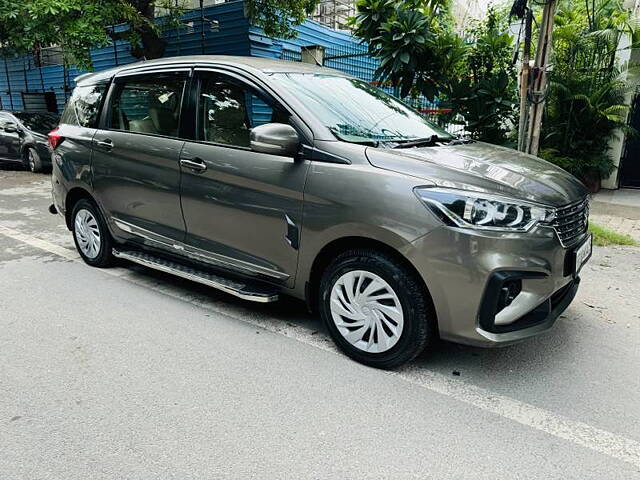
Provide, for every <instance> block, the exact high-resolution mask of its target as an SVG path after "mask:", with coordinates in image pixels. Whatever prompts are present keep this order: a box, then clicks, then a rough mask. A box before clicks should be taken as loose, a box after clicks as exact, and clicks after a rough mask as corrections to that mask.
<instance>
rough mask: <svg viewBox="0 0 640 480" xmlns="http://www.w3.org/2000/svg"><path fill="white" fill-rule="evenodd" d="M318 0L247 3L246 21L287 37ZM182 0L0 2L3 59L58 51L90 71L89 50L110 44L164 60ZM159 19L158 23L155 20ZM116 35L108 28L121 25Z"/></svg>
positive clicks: (181, 10) (182, 7) (255, 0)
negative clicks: (50, 48)
mask: <svg viewBox="0 0 640 480" xmlns="http://www.w3.org/2000/svg"><path fill="white" fill-rule="evenodd" d="M317 3H318V0H247V1H246V2H245V8H246V11H247V15H248V17H249V19H250V21H251V22H253V23H254V24H255V25H258V26H260V27H262V28H263V29H264V31H265V33H266V34H267V35H270V36H283V37H291V36H293V35H294V31H293V26H294V25H297V24H300V23H302V22H303V21H304V19H305V18H306V16H307V15H308V14H310V13H311V12H312V11H313V10H314V8H315V6H316V5H317ZM185 5H186V0H177V1H176V0H2V1H0V43H1V44H2V45H3V51H4V53H5V54H28V53H32V52H33V51H34V50H36V49H37V48H39V47H47V46H51V45H56V46H61V47H62V48H63V52H64V55H65V63H67V64H70V63H74V64H76V65H77V66H78V67H80V68H83V69H87V70H90V69H91V67H92V65H91V56H90V50H91V48H96V47H104V46H106V45H108V44H110V43H111V42H112V41H114V40H125V41H128V42H129V43H130V44H131V53H132V55H133V56H134V57H136V58H147V59H148V58H158V57H161V56H163V55H164V51H165V47H166V41H165V40H164V39H162V38H161V34H162V32H163V31H164V30H166V29H172V28H176V27H178V26H180V17H181V16H182V15H183V14H184V12H185ZM156 16H158V17H159V18H156ZM122 24H124V26H125V28H120V29H119V31H118V32H114V31H113V29H112V28H111V26H113V25H122Z"/></svg>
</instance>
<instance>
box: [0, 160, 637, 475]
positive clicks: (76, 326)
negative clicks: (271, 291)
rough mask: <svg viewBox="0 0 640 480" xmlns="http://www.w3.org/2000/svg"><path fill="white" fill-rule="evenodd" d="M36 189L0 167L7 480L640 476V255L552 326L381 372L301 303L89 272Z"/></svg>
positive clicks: (1, 430) (44, 191)
mask: <svg viewBox="0 0 640 480" xmlns="http://www.w3.org/2000/svg"><path fill="white" fill-rule="evenodd" d="M49 188H50V187H49V177H48V176H47V175H34V174H31V173H28V172H21V171H10V170H0V478H2V479H5V478H6V479H11V480H15V479H29V480H31V479H64V480H71V479H83V480H87V479H97V478H100V479H102V478H104V479H173V478H175V479H181V480H184V479H200V478H202V479H215V478H260V479H265V478H269V479H271V478H296V479H297V478H321V479H324V478H394V479H404V478H419V479H443V478H470V479H480V478H488V479H489V478H490V479H498V478H505V479H515V478H554V479H555V478H558V479H570V478H575V479H585V478H597V479H604V478H606V479H618V478H619V479H633V478H640V249H635V248H598V247H596V249H595V252H594V256H593V258H592V260H591V262H590V264H589V265H588V266H587V267H585V270H584V273H583V284H582V286H581V291H580V292H579V294H578V297H577V298H576V300H575V301H574V303H573V304H572V306H571V307H570V308H569V309H568V310H567V312H565V314H564V315H563V317H562V318H561V319H560V320H559V321H558V323H557V324H556V326H555V327H554V329H553V330H552V331H550V332H548V333H547V334H545V335H542V336H540V337H538V338H535V339H532V340H529V341H527V342H525V343H521V344H518V345H515V346H511V347H507V348H502V349H496V350H483V349H476V348H469V347H462V346H458V345H454V344H450V343H444V342H442V343H441V344H439V345H438V346H437V347H436V348H435V349H434V350H433V351H430V352H427V353H425V354H423V355H422V356H421V357H420V358H418V359H417V360H416V361H414V362H413V363H412V364H410V365H408V366H407V367H405V368H402V369H400V370H398V371H396V372H383V371H378V370H374V369H371V368H367V367H364V366H362V365H359V364H357V363H354V362H353V361H350V360H349V359H347V358H346V357H344V356H342V355H341V354H339V353H337V352H336V351H335V349H334V348H333V346H332V344H331V342H330V341H329V339H328V337H327V335H326V334H325V332H324V330H323V328H322V327H321V325H320V324H319V322H318V321H317V320H316V319H315V318H312V317H311V316H309V315H308V314H307V313H306V311H305V309H304V306H303V305H302V304H301V303H299V302H297V301H294V300H288V299H284V300H281V301H280V302H277V303H276V304H269V305H257V304H252V303H247V302H243V301H240V300H237V299H235V298H234V297H230V296H228V295H225V294H222V293H219V292H217V291H215V290H211V289H208V288H205V287H202V286H199V285H197V284H193V283H190V282H187V281H183V280H180V279H175V278H172V277H170V276H168V275H164V274H159V273H156V272H153V271H151V270H148V269H145V268H142V267H138V266H134V265H131V264H122V266H121V267H118V268H114V269H109V270H98V269H92V268H90V267H88V266H86V265H84V264H83V263H82V262H81V261H80V260H79V258H78V256H77V254H76V253H75V251H74V249H73V244H72V239H71V235H70V233H69V232H68V231H67V230H66V228H65V227H64V225H63V223H62V219H61V218H60V217H58V216H53V215H50V214H49V213H48V212H47V206H48V205H49V203H50V200H49Z"/></svg>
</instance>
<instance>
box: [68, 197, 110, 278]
mask: <svg viewBox="0 0 640 480" xmlns="http://www.w3.org/2000/svg"><path fill="white" fill-rule="evenodd" d="M71 228H72V233H73V241H74V243H75V244H76V249H77V250H78V253H79V254H80V256H81V257H82V259H83V260H84V261H85V263H87V264H88V265H91V266H92V267H98V268H105V267H110V266H112V265H113V263H114V257H113V253H112V252H113V239H112V238H111V234H110V233H109V230H108V228H107V225H106V223H105V221H104V219H103V218H102V214H101V213H100V210H99V209H98V207H97V206H96V204H95V203H93V202H92V201H90V200H88V199H84V198H83V199H81V200H78V202H77V203H76V204H75V205H74V207H73V211H72V213H71Z"/></svg>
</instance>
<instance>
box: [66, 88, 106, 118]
mask: <svg viewBox="0 0 640 480" xmlns="http://www.w3.org/2000/svg"><path fill="white" fill-rule="evenodd" d="M105 90H106V88H105V86H104V85H87V86H81V87H76V88H75V89H74V91H73V94H72V95H71V98H70V99H69V101H68V102H67V106H66V107H65V109H64V112H63V113H62V117H61V118H60V123H65V124H67V125H78V126H81V127H95V126H96V124H97V122H98V111H99V110H100V102H101V101H102V96H103V95H104V92H105Z"/></svg>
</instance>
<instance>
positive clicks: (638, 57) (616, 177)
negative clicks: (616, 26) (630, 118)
mask: <svg viewBox="0 0 640 480" xmlns="http://www.w3.org/2000/svg"><path fill="white" fill-rule="evenodd" d="M625 6H626V7H627V8H630V9H633V11H634V14H635V16H636V17H637V18H638V17H640V0H626V1H625ZM630 44H631V40H630V38H629V37H628V36H625V37H623V39H622V41H621V42H620V46H619V51H618V59H619V61H620V63H622V64H640V49H633V50H632V49H629V48H628V47H629V45H630ZM624 75H625V76H626V78H627V79H628V80H630V81H632V82H636V84H637V83H638V78H637V77H632V76H630V73H629V72H625V74H624ZM632 102H633V94H632V93H628V94H627V97H626V101H625V103H626V104H627V105H631V104H632ZM625 143H626V138H625V135H624V134H623V133H622V132H620V133H619V134H618V136H617V138H615V139H612V140H611V141H610V142H609V149H610V150H609V152H610V153H609V154H610V155H611V158H612V160H613V163H614V165H615V166H616V169H615V170H614V171H613V173H612V174H611V175H610V176H609V178H605V179H603V180H602V188H607V189H616V188H618V186H619V183H620V169H619V166H620V161H621V160H622V158H623V156H624V148H625Z"/></svg>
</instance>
